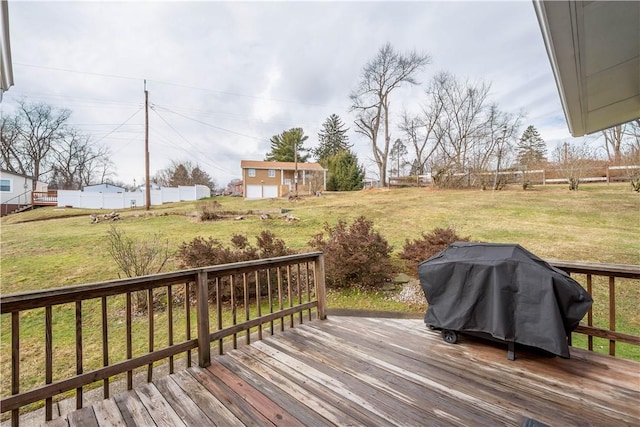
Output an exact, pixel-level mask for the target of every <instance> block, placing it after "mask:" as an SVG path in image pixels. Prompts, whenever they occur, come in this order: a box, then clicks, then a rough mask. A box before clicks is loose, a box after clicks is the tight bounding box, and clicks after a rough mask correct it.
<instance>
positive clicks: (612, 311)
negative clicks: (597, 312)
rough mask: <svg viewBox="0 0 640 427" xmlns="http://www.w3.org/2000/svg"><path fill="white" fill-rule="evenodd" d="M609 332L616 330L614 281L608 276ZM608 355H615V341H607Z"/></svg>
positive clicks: (613, 278)
mask: <svg viewBox="0 0 640 427" xmlns="http://www.w3.org/2000/svg"><path fill="white" fill-rule="evenodd" d="M609 330H610V331H615V330H616V279H615V277H613V276H609ZM609 354H610V355H611V356H615V355H616V341H615V340H609Z"/></svg>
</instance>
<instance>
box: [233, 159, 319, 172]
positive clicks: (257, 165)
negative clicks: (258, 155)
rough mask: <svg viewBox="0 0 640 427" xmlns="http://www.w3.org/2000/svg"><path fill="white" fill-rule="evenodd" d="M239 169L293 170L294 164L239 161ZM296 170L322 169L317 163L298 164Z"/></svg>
mask: <svg viewBox="0 0 640 427" xmlns="http://www.w3.org/2000/svg"><path fill="white" fill-rule="evenodd" d="M240 167H241V168H242V169H281V170H295V169H296V164H295V163H294V162H263V161H260V160H241V161H240ZM298 170H308V171H323V170H324V168H323V167H322V166H321V165H320V164H319V163H301V162H298Z"/></svg>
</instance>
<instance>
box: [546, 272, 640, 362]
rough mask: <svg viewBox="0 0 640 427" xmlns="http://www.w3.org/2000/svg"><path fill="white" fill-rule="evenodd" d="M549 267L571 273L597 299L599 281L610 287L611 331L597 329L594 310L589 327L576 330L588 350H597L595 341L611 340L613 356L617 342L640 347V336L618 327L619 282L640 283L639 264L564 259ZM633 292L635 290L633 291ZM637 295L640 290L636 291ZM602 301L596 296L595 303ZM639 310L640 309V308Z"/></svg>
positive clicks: (610, 345) (607, 292) (610, 349)
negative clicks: (594, 348)
mask: <svg viewBox="0 0 640 427" xmlns="http://www.w3.org/2000/svg"><path fill="white" fill-rule="evenodd" d="M547 262H549V264H551V265H553V266H554V267H556V268H559V269H561V270H563V271H565V272H567V273H569V274H570V275H571V276H572V277H573V278H574V279H575V280H577V281H578V282H580V283H581V284H582V286H583V287H584V288H585V289H586V290H587V292H589V294H590V295H592V296H594V292H596V289H595V286H596V284H595V281H596V279H599V281H600V282H605V283H601V284H600V285H601V286H606V287H607V289H606V292H604V294H606V295H607V299H608V307H606V308H605V310H606V311H608V317H609V319H608V320H609V322H608V323H609V325H608V327H607V328H603V327H595V326H594V324H593V307H592V308H591V310H589V312H588V313H587V324H586V325H582V324H581V325H580V326H578V328H577V329H576V330H575V331H574V333H577V334H585V335H587V347H588V349H589V350H590V351H593V338H594V337H598V338H604V339H606V340H609V354H610V355H611V356H615V355H616V342H617V341H618V342H624V343H628V344H633V345H640V336H637V335H631V334H626V333H622V332H617V331H616V329H617V326H616V320H617V319H616V283H617V282H616V279H622V280H635V281H637V280H640V266H639V265H622V264H597V263H585V262H572V261H562V260H547ZM629 285H630V286H632V287H637V286H638V285H640V283H638V282H633V283H629ZM631 292H633V290H631ZM636 292H637V290H636ZM597 302H598V298H597V297H595V296H594V304H595V303H597ZM636 309H637V307H636Z"/></svg>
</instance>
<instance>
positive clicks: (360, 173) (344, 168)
mask: <svg viewBox="0 0 640 427" xmlns="http://www.w3.org/2000/svg"><path fill="white" fill-rule="evenodd" d="M328 169H329V178H328V179H327V190H329V191H353V190H362V185H363V181H364V168H363V167H362V166H360V165H359V164H358V158H357V156H356V155H355V154H354V153H353V152H352V151H350V150H342V151H340V152H339V153H337V154H335V155H334V156H332V157H331V160H330V161H329V165H328Z"/></svg>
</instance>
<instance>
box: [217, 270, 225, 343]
mask: <svg viewBox="0 0 640 427" xmlns="http://www.w3.org/2000/svg"><path fill="white" fill-rule="evenodd" d="M216 317H217V319H216V320H217V321H218V330H221V329H222V283H220V278H219V277H216ZM222 353H224V341H223V340H222V338H220V339H219V340H218V354H220V355H222Z"/></svg>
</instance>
